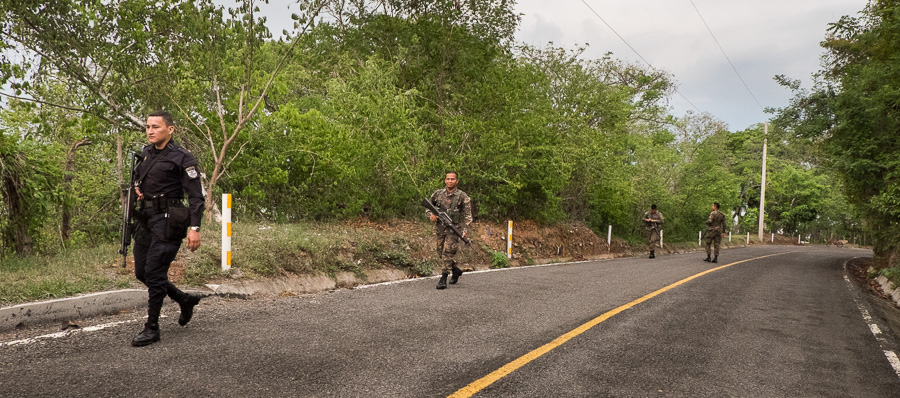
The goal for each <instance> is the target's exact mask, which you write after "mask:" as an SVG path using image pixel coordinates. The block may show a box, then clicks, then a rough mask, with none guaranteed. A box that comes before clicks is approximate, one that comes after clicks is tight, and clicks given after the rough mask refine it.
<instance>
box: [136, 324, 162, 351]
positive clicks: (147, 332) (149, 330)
mask: <svg viewBox="0 0 900 398" xmlns="http://www.w3.org/2000/svg"><path fill="white" fill-rule="evenodd" d="M157 341H159V324H158V323H145V324H144V330H142V331H141V333H139V334H138V335H137V336H135V338H133V339H131V345H132V346H134V347H143V346H145V345H150V344H153V343H155V342H157Z"/></svg>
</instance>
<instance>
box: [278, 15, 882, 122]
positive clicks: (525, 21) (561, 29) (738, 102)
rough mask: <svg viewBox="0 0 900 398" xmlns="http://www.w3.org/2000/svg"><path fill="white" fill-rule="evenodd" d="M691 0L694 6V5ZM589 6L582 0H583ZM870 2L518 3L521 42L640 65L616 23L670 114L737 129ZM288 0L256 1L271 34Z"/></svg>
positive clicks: (285, 24)
mask: <svg viewBox="0 0 900 398" xmlns="http://www.w3.org/2000/svg"><path fill="white" fill-rule="evenodd" d="M691 1H693V5H692V3H691ZM585 3H587V5H585ZM866 3H867V1H866V0H743V1H738V0H632V1H623V0H584V1H582V0H517V6H516V10H517V11H518V12H519V13H521V14H522V24H521V27H520V29H519V32H518V33H517V35H516V37H517V39H518V40H519V41H522V42H526V43H529V44H532V45H537V46H542V45H547V44H548V43H549V42H553V45H555V46H561V47H566V48H575V47H576V46H578V45H583V44H585V43H587V44H588V45H589V47H588V49H587V51H586V52H585V53H584V55H583V56H584V57H585V58H599V57H601V56H602V55H603V54H605V53H606V52H612V53H613V56H614V57H616V58H619V59H623V60H628V61H632V62H638V63H643V61H641V59H640V58H639V57H638V55H636V54H635V53H634V51H632V50H631V49H630V48H628V46H627V45H626V44H625V43H624V42H623V41H622V39H620V38H619V37H617V36H616V34H615V33H614V32H613V31H612V30H611V29H610V28H609V27H607V26H606V25H605V24H604V23H603V21H601V19H600V18H599V17H598V16H597V15H595V14H594V13H593V12H592V11H591V9H590V8H588V5H589V6H590V7H591V8H593V10H594V11H596V13H597V14H599V15H600V17H602V18H603V20H605V21H606V23H608V24H609V25H610V26H611V27H612V29H615V32H617V33H618V34H619V35H620V36H622V38H623V39H625V41H627V42H628V44H630V45H631V47H633V48H634V49H635V50H637V52H638V53H639V54H640V55H641V56H642V57H643V58H644V59H646V60H647V61H648V62H650V64H652V65H653V67H655V68H657V69H661V70H665V71H668V72H669V73H671V74H672V75H674V77H675V79H676V81H677V82H678V91H679V92H680V93H681V94H682V95H683V96H684V97H686V98H687V99H688V100H689V101H690V103H693V105H694V106H696V109H695V108H694V106H691V105H690V104H689V103H688V102H687V101H685V100H684V99H682V98H681V96H679V95H677V94H676V95H674V96H673V97H672V98H671V102H670V105H671V106H672V111H673V113H674V114H675V115H678V116H680V115H683V114H684V113H685V112H687V111H689V110H691V111H694V112H696V111H697V109H699V110H700V111H702V112H709V113H710V114H712V115H714V116H715V117H717V118H719V119H721V120H723V121H725V122H726V123H728V125H729V127H730V128H731V129H732V130H741V129H744V128H746V127H748V126H750V125H753V124H755V123H761V122H763V121H764V120H766V118H767V115H766V114H765V113H764V112H763V111H762V108H761V107H760V105H762V107H781V106H784V105H786V104H787V102H788V99H789V98H790V92H789V91H788V90H786V89H784V88H782V87H781V86H779V85H778V84H777V83H775V81H774V80H773V79H772V77H773V76H775V75H778V74H783V75H786V76H788V77H790V78H793V79H802V80H803V82H804V84H805V85H807V86H808V84H809V82H810V75H811V74H812V73H814V72H816V71H818V70H819V69H820V62H819V61H820V56H821V54H822V53H823V51H822V48H821V47H819V43H820V42H821V41H822V39H823V38H824V37H825V31H826V29H827V27H828V23H830V22H834V21H837V20H838V19H839V18H840V17H841V16H842V15H855V14H856V13H857V12H859V11H860V10H862V9H863V7H864V6H865V5H866ZM292 4H293V2H292V1H289V0H271V1H270V4H269V5H262V10H263V13H264V14H266V16H267V17H268V21H269V28H270V30H271V31H272V32H273V34H277V32H281V30H282V29H284V28H288V29H289V30H290V26H291V20H290V11H287V8H288V7H289V6H290V5H292ZM694 5H696V7H697V9H698V10H699V12H700V14H701V15H702V16H703V19H704V20H705V21H706V23H707V24H708V25H709V29H710V30H712V33H713V34H714V35H715V37H716V39H717V40H718V42H719V44H720V45H721V46H722V48H723V49H724V51H725V53H726V54H728V57H729V58H730V59H731V62H732V63H733V64H734V66H735V69H737V71H738V73H740V75H741V77H743V79H744V82H746V84H747V86H748V87H749V88H750V91H751V92H752V93H753V96H755V97H756V100H758V101H759V105H758V104H757V101H756V100H754V99H753V96H751V94H750V93H748V90H747V89H746V88H745V87H744V85H743V84H742V83H741V81H740V80H739V79H738V77H737V75H736V74H735V72H734V70H732V68H731V66H730V65H729V64H728V60H726V58H725V57H724V56H723V55H722V52H721V50H719V47H718V46H717V45H716V42H715V41H714V40H713V37H712V36H711V35H710V33H709V31H708V30H707V28H706V26H704V24H703V20H701V19H700V16H699V15H698V13H697V11H696V10H695V9H694Z"/></svg>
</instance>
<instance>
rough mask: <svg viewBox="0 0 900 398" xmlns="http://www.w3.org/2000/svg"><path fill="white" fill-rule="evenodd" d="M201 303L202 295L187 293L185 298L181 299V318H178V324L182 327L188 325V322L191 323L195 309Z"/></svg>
mask: <svg viewBox="0 0 900 398" xmlns="http://www.w3.org/2000/svg"><path fill="white" fill-rule="evenodd" d="M199 303H200V295H199V294H194V293H185V294H184V297H183V298H182V299H181V302H180V303H178V305H179V306H181V316H179V317H178V324H179V325H181V326H184V325H187V323H188V322H190V321H191V318H192V317H193V316H194V307H196V306H197V304H199Z"/></svg>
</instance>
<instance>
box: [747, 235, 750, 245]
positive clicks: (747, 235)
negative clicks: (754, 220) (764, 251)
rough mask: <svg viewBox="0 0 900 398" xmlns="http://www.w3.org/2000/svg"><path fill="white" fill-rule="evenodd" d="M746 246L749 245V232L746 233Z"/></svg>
mask: <svg viewBox="0 0 900 398" xmlns="http://www.w3.org/2000/svg"><path fill="white" fill-rule="evenodd" d="M747 244H748V245H749V244H750V233H749V232H747Z"/></svg>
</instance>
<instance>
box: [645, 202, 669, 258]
mask: <svg viewBox="0 0 900 398" xmlns="http://www.w3.org/2000/svg"><path fill="white" fill-rule="evenodd" d="M665 221H666V218H665V217H663V214H662V212H660V211H658V210H656V205H650V211H648V212H646V213H644V229H646V230H647V234H648V235H649V236H648V238H647V239H648V240H649V242H650V258H656V255H655V251H656V248H657V247H659V232H660V230H661V228H660V227H661V226H662V225H663V223H664V222H665Z"/></svg>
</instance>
